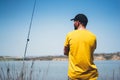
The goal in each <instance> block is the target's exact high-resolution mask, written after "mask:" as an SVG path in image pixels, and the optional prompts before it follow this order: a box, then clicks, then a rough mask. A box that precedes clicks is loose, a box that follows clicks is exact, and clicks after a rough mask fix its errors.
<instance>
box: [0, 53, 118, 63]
mask: <svg viewBox="0 0 120 80" xmlns="http://www.w3.org/2000/svg"><path fill="white" fill-rule="evenodd" d="M4 60H5V61H6V60H8V61H9V60H16V61H22V60H23V58H22V57H13V56H0V61H4ZM24 60H25V61H28V60H40V61H43V60H54V61H66V60H68V57H67V56H64V55H60V56H37V57H34V56H27V57H26V58H25V59H24ZM94 60H120V52H117V53H108V54H105V53H101V54H94Z"/></svg>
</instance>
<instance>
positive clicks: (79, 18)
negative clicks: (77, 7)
mask: <svg viewBox="0 0 120 80" xmlns="http://www.w3.org/2000/svg"><path fill="white" fill-rule="evenodd" d="M73 20H74V21H80V22H84V21H88V19H87V17H86V15H84V14H77V15H76V16H75V17H74V18H73V19H71V21H73Z"/></svg>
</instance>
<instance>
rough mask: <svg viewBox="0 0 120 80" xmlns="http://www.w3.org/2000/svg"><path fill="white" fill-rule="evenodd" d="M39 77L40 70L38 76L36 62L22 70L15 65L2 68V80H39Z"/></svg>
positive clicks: (0, 73) (0, 71)
mask: <svg viewBox="0 0 120 80" xmlns="http://www.w3.org/2000/svg"><path fill="white" fill-rule="evenodd" d="M38 75H40V70H38V74H36V72H34V61H32V63H31V65H30V66H27V65H26V64H25V66H24V68H23V67H22V68H21V70H20V69H19V68H17V67H16V66H15V65H12V66H10V65H9V63H8V64H7V66H5V67H4V68H3V67H0V80H39V79H40V76H38Z"/></svg>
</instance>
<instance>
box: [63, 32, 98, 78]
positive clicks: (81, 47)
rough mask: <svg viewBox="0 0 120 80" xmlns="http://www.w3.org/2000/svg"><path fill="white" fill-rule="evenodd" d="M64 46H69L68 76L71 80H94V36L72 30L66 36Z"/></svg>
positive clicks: (95, 68)
mask: <svg viewBox="0 0 120 80" xmlns="http://www.w3.org/2000/svg"><path fill="white" fill-rule="evenodd" d="M64 46H69V48H70V50H69V57H68V58H69V65H68V76H69V77H70V78H71V79H72V80H77V79H78V80H79V79H80V80H96V79H97V77H98V72H97V67H96V66H95V64H94V62H93V52H94V50H95V48H96V36H95V35H94V34H93V33H91V32H90V31H88V30H74V31H72V32H69V33H68V34H67V36H66V40H65V43H64Z"/></svg>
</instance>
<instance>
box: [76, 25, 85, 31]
mask: <svg viewBox="0 0 120 80" xmlns="http://www.w3.org/2000/svg"><path fill="white" fill-rule="evenodd" d="M77 30H86V28H85V26H83V25H80V26H79V27H78V29H77Z"/></svg>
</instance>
